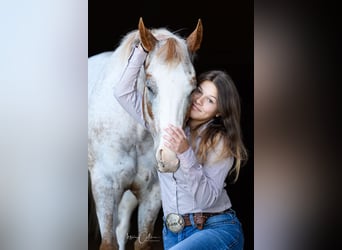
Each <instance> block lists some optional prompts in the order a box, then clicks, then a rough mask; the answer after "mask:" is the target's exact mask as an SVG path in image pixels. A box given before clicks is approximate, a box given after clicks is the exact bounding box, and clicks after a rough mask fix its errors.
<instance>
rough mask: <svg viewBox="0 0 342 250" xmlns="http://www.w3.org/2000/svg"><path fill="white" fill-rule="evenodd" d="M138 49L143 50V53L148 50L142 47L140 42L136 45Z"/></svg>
mask: <svg viewBox="0 0 342 250" xmlns="http://www.w3.org/2000/svg"><path fill="white" fill-rule="evenodd" d="M137 48H138V49H140V50H141V51H144V52H145V53H148V51H147V50H146V49H145V48H144V46H143V45H142V43H139V44H138V46H137Z"/></svg>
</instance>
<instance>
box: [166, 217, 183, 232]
mask: <svg viewBox="0 0 342 250" xmlns="http://www.w3.org/2000/svg"><path fill="white" fill-rule="evenodd" d="M166 226H167V228H168V229H169V230H170V231H171V232H173V233H178V232H180V231H181V230H182V229H183V228H184V219H183V217H182V216H181V215H179V214H173V213H171V214H168V215H167V216H166Z"/></svg>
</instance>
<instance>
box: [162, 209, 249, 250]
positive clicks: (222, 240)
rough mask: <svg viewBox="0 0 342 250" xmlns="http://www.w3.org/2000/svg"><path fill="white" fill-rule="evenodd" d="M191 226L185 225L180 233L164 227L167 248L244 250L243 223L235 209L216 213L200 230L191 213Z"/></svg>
mask: <svg viewBox="0 0 342 250" xmlns="http://www.w3.org/2000/svg"><path fill="white" fill-rule="evenodd" d="M190 220H191V224H192V225H191V226H187V227H184V228H183V230H182V231H180V232H178V233H173V232H171V231H170V230H169V229H168V228H167V227H166V225H165V220H164V227H163V241H164V249H165V250H191V249H193V250H201V249H203V250H210V249H212V250H228V249H229V250H242V249H243V245H244V235H243V230H242V226H241V223H240V221H239V219H238V218H237V216H236V213H235V211H234V210H232V209H230V210H228V212H227V213H225V214H220V215H215V216H212V217H210V218H208V220H207V221H206V223H205V224H204V228H203V229H202V230H199V229H197V228H196V226H195V224H194V218H193V215H190Z"/></svg>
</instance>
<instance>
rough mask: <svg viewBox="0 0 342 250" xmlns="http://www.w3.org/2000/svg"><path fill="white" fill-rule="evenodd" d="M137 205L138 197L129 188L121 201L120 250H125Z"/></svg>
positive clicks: (117, 231)
mask: <svg viewBox="0 0 342 250" xmlns="http://www.w3.org/2000/svg"><path fill="white" fill-rule="evenodd" d="M137 205H138V200H137V198H136V197H135V196H134V194H133V193H132V192H131V191H130V190H127V191H126V192H125V193H124V194H123V196H122V199H121V202H120V204H119V213H118V214H119V225H118V227H117V228H116V236H117V239H118V244H119V250H125V246H126V242H127V239H128V232H129V228H130V223H131V216H132V213H133V211H134V209H135V208H136V207H137Z"/></svg>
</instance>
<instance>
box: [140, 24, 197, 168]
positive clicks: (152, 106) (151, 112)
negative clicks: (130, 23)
mask: <svg viewBox="0 0 342 250" xmlns="http://www.w3.org/2000/svg"><path fill="white" fill-rule="evenodd" d="M138 29H139V36H140V42H141V43H142V45H143V47H144V48H145V49H146V50H148V51H149V53H148V55H147V57H146V60H145V63H144V66H143V67H144V70H141V72H140V76H139V79H140V80H141V81H143V84H144V90H143V115H144V119H145V122H146V124H147V126H148V127H149V129H150V131H151V134H152V137H153V140H154V150H155V156H156V160H157V162H158V170H159V171H160V172H175V171H176V170H177V169H178V167H179V159H178V158H177V155H176V153H175V152H173V151H171V150H170V149H168V148H166V147H165V146H164V139H163V135H164V133H165V128H166V127H167V126H168V125H169V124H173V125H175V126H179V127H183V128H184V125H185V122H186V120H187V118H188V112H189V107H190V95H191V92H192V91H193V89H194V88H195V87H196V75H195V69H194V66H193V56H194V53H195V52H196V51H197V50H198V49H199V48H200V45H201V42H202V36H203V27H202V22H201V20H200V19H199V20H198V23H197V27H196V28H195V30H194V31H193V32H192V33H191V34H190V35H189V36H188V37H187V38H186V39H184V38H182V37H180V36H178V35H175V34H174V33H171V32H170V31H168V30H166V29H156V30H154V29H147V28H146V27H145V25H144V23H143V20H142V18H140V20H139V25H138Z"/></svg>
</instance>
